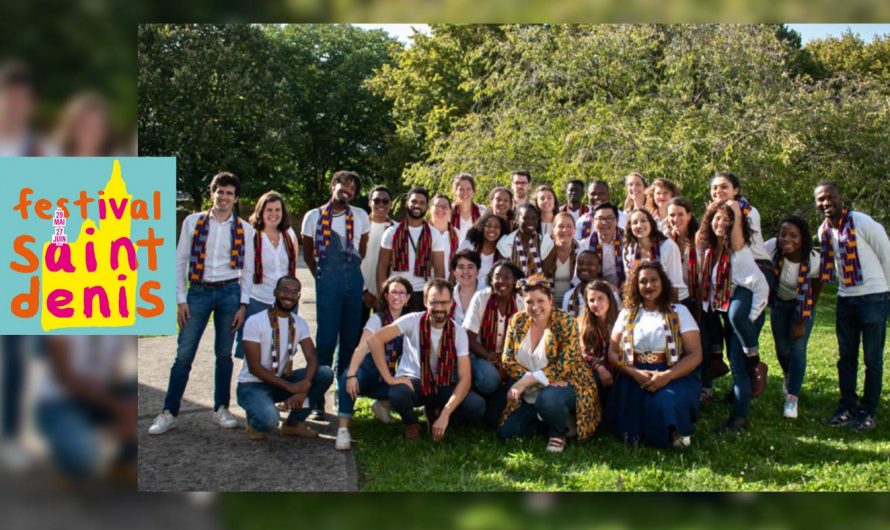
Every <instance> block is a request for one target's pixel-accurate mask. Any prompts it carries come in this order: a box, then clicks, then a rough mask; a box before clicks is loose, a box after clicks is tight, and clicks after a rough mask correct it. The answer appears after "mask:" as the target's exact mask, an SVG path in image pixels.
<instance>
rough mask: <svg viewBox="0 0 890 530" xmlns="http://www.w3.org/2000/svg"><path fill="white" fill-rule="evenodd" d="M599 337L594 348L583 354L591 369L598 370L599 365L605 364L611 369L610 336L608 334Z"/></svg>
mask: <svg viewBox="0 0 890 530" xmlns="http://www.w3.org/2000/svg"><path fill="white" fill-rule="evenodd" d="M597 339H598V340H597V341H596V344H595V345H594V347H593V349H592V350H590V351H585V352H584V353H583V354H582V356H583V357H584V360H585V361H587V364H589V365H590V369H591V371H594V372H596V369H597V368H598V367H599V366H605V367H606V369H607V370H609V371H611V366H610V365H609V337H608V335H606V336H602V337H598V338H597Z"/></svg>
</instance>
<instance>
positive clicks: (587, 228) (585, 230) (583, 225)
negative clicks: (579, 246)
mask: <svg viewBox="0 0 890 530" xmlns="http://www.w3.org/2000/svg"><path fill="white" fill-rule="evenodd" d="M592 214H593V212H590V215H585V216H584V217H581V218H579V219H578V236H577V237H578V239H582V240H583V239H587V238H588V237H590V234H591V233H593V215H592Z"/></svg>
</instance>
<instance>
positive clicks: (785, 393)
mask: <svg viewBox="0 0 890 530" xmlns="http://www.w3.org/2000/svg"><path fill="white" fill-rule="evenodd" d="M782 397H784V398H787V397H788V375H785V376H783V377H782Z"/></svg>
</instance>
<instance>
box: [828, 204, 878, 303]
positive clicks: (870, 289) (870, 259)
mask: <svg viewBox="0 0 890 530" xmlns="http://www.w3.org/2000/svg"><path fill="white" fill-rule="evenodd" d="M850 215H852V216H853V226H854V227H855V228H856V250H857V253H858V255H859V265H860V267H861V268H862V283H861V284H860V285H853V286H850V287H847V286H846V285H844V273H843V270H844V269H843V267H844V262H843V256H842V255H841V251H840V248H839V247H838V241H837V228H831V229H830V230H831V246H832V247H834V267H835V277H836V278H837V295H838V296H864V295H866V294H876V293H885V292H887V291H890V241H888V238H887V232H886V231H885V230H884V227H883V226H881V225H880V224H879V223H878V222H877V221H875V220H874V219H872V218H871V217H870V216H868V215H866V214H864V213H860V212H850ZM819 239H820V240H821V239H822V227H821V226H820V227H819Z"/></svg>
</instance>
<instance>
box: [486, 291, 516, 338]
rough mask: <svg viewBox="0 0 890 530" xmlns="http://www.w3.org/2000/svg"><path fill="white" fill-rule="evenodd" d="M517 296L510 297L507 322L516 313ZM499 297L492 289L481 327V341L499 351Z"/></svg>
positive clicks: (505, 327)
mask: <svg viewBox="0 0 890 530" xmlns="http://www.w3.org/2000/svg"><path fill="white" fill-rule="evenodd" d="M516 311H517V309H516V297H515V296H511V297H510V305H509V306H507V314H506V318H507V322H509V321H510V318H511V317H512V316H513V315H514V314H515V313H516ZM498 313H499V310H498V297H497V296H496V295H495V294H494V290H493V289H492V291H491V296H489V297H488V302H487V303H486V304H485V309H484V310H483V311H482V326H481V327H480V329H479V342H480V343H481V344H482V345H483V346H485V349H487V350H488V351H498ZM506 329H507V326H506V324H505V325H504V335H505V336H506Z"/></svg>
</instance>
